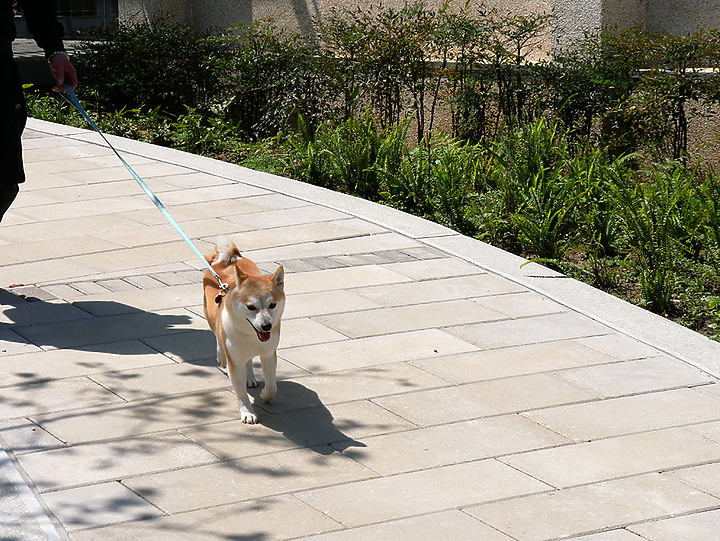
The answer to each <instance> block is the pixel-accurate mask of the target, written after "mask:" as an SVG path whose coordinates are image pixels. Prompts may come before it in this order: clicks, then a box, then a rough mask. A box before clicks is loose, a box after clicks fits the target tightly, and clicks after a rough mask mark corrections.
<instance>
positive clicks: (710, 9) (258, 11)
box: [118, 0, 720, 47]
mask: <svg viewBox="0 0 720 541" xmlns="http://www.w3.org/2000/svg"><path fill="white" fill-rule="evenodd" d="M472 2H473V4H474V5H475V6H480V5H485V6H487V7H489V8H495V9H498V10H499V11H500V12H507V13H528V12H545V13H549V12H553V13H554V14H555V15H556V16H557V19H556V23H555V26H554V29H553V33H552V36H551V37H550V38H549V40H548V46H549V47H556V46H562V45H563V44H565V43H568V42H569V41H570V40H572V38H574V37H579V36H582V33H583V32H584V31H587V30H594V29H597V28H600V27H601V26H633V25H638V26H642V27H644V28H646V29H648V30H663V31H667V32H670V33H673V34H684V33H690V32H694V31H696V30H698V29H700V28H715V27H720V0H485V1H484V2H483V1H482V0H472ZM426 3H427V5H428V6H429V7H436V8H439V7H440V6H441V5H442V3H443V2H442V0H427V2H426ZM118 4H119V6H118V8H119V19H120V21H121V22H135V21H138V20H145V21H147V20H150V19H152V18H154V17H157V16H160V15H164V16H169V18H170V19H171V20H175V21H177V22H181V23H185V24H192V25H194V26H197V27H199V28H228V27H229V26H232V25H234V24H237V23H244V24H250V23H252V22H253V21H257V20H264V19H272V20H273V21H274V22H275V24H277V25H278V26H282V27H285V28H288V29H294V30H298V31H300V32H302V33H304V34H309V33H312V29H313V21H316V20H322V18H323V17H324V16H325V15H326V14H327V13H329V12H330V10H331V9H332V8H333V7H337V8H343V7H347V8H351V7H353V6H354V5H357V4H358V0H119V2H118ZM375 4H376V5H378V4H380V2H376V3H375ZM404 4H405V0H383V2H382V5H383V7H386V8H387V7H393V8H399V7H402V6H403V5H404ZM464 4H465V0H450V5H451V7H455V8H459V7H461V6H463V5H464Z"/></svg>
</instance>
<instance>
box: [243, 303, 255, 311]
mask: <svg viewBox="0 0 720 541" xmlns="http://www.w3.org/2000/svg"><path fill="white" fill-rule="evenodd" d="M245 308H247V309H248V310H250V311H251V312H254V311H255V310H257V308H255V305H254V304H246V305H245Z"/></svg>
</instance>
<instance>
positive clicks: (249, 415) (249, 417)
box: [240, 406, 258, 425]
mask: <svg viewBox="0 0 720 541" xmlns="http://www.w3.org/2000/svg"><path fill="white" fill-rule="evenodd" d="M240 421H241V422H243V423H245V424H248V425H254V424H256V423H257V422H258V418H257V415H255V414H254V413H253V412H252V411H250V410H249V409H247V408H246V407H245V406H240Z"/></svg>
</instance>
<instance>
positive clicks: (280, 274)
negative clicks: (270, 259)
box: [272, 265, 285, 289]
mask: <svg viewBox="0 0 720 541" xmlns="http://www.w3.org/2000/svg"><path fill="white" fill-rule="evenodd" d="M272 281H273V283H274V284H275V285H276V286H277V287H278V288H279V289H285V269H283V266H282V265H280V266H279V267H278V268H277V270H275V273H274V274H273V275H272Z"/></svg>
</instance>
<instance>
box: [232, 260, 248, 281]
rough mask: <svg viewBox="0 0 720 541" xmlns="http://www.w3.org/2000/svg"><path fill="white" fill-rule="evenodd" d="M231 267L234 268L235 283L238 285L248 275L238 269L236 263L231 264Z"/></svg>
mask: <svg viewBox="0 0 720 541" xmlns="http://www.w3.org/2000/svg"><path fill="white" fill-rule="evenodd" d="M233 268H234V269H235V283H236V284H237V285H240V284H241V283H242V282H243V281H245V280H247V278H248V275H247V274H245V273H244V272H243V271H241V270H240V269H238V267H237V265H233Z"/></svg>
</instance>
